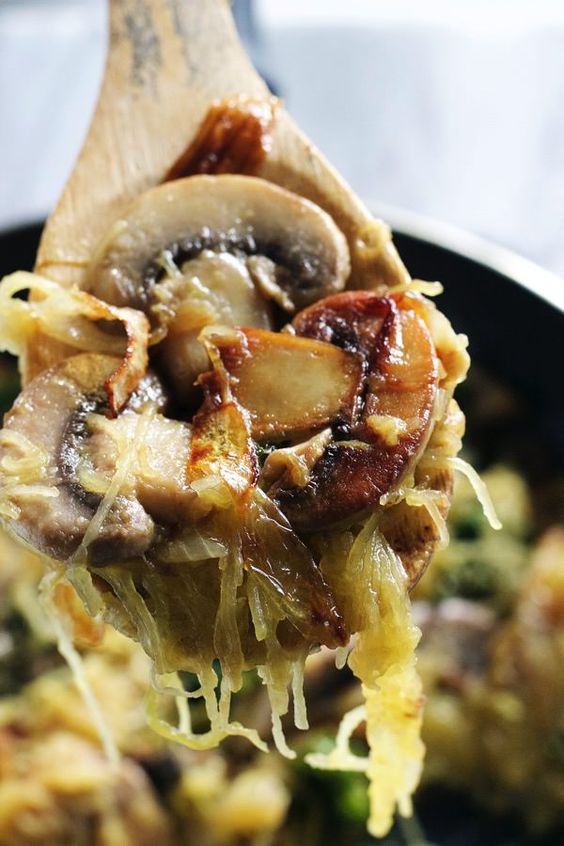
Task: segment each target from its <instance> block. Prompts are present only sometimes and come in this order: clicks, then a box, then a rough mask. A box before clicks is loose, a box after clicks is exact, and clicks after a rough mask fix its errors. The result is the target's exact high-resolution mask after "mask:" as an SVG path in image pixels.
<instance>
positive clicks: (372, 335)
mask: <svg viewBox="0 0 564 846" xmlns="http://www.w3.org/2000/svg"><path fill="white" fill-rule="evenodd" d="M293 326H294V329H295V330H296V332H297V333H298V334H300V335H302V334H304V335H306V336H307V337H313V338H317V339H321V340H325V341H328V342H330V343H334V344H336V345H338V346H341V347H343V348H345V349H348V350H354V351H356V352H358V353H360V354H361V355H362V356H363V358H364V360H365V363H366V368H367V377H366V395H365V399H364V407H363V409H362V413H361V415H360V420H359V422H358V423H357V424H356V425H354V426H353V427H352V429H351V431H350V434H349V435H348V440H347V441H336V442H333V443H332V444H330V445H329V446H328V447H327V449H326V450H325V453H324V454H323V456H322V458H321V459H320V460H319V461H318V462H317V463H316V465H315V466H314V468H313V471H312V474H311V478H310V480H309V482H308V484H307V485H306V486H305V487H303V488H295V487H294V488H287V489H278V490H276V491H272V493H273V494H274V495H275V496H276V499H277V501H278V502H279V504H280V506H281V508H282V510H283V511H284V513H285V514H286V515H287V516H288V518H289V520H290V522H291V523H292V525H293V526H294V528H295V529H297V530H299V531H315V530H321V529H325V528H327V527H328V526H330V525H332V524H334V523H337V522H339V521H341V520H343V519H346V518H350V517H353V516H355V515H357V514H360V513H362V512H363V511H365V510H366V509H367V508H369V507H371V506H374V505H376V504H378V502H379V499H380V497H381V496H382V494H384V493H386V492H387V491H389V490H390V488H391V487H392V486H393V485H394V484H396V483H397V482H398V481H399V480H400V479H401V478H402V476H403V475H404V474H405V473H406V472H407V470H408V469H409V468H410V467H411V466H412V463H413V460H414V458H415V457H416V456H417V454H418V453H419V451H420V450H421V449H422V447H423V446H424V445H425V442H426V440H427V438H428V436H429V433H430V428H431V421H432V412H433V407H434V403H435V398H436V393H437V385H438V364H437V357H436V354H435V349H434V345H433V342H432V340H431V337H430V334H429V331H428V330H427V328H426V326H425V324H424V323H423V321H422V320H421V318H420V317H419V316H418V315H417V314H416V313H415V312H414V311H412V310H408V309H405V310H404V309H400V308H398V305H397V304H396V303H395V301H394V300H393V299H392V298H389V297H387V298H385V297H378V296H376V295H374V294H371V293H369V292H362V291H360V292H349V293H344V294H339V295H336V296H334V297H330V298H328V299H326V300H324V301H322V302H320V303H317V304H316V305H314V306H312V307H311V308H309V309H306V310H305V311H304V312H302V313H301V314H299V315H298V316H297V317H296V319H295V320H294V323H293Z"/></svg>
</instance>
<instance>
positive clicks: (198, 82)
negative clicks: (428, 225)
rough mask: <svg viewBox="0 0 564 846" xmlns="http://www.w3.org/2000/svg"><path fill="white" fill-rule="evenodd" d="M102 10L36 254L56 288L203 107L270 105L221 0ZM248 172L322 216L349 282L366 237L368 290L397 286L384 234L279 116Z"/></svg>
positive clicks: (168, 157) (76, 271) (167, 159)
mask: <svg viewBox="0 0 564 846" xmlns="http://www.w3.org/2000/svg"><path fill="white" fill-rule="evenodd" d="M109 12H110V14H109V49H108V56H107V61H106V69H105V74H104V79H103V82H102V87H101V91H100V95H99V98H98V103H97V106H96V110H95V113H94V116H93V119H92V122H91V124H90V129H89V131H88V135H87V137H86V140H85V142H84V145H83V148H82V150H81V152H80V155H79V157H78V160H77V162H76V164H75V166H74V169H73V171H72V173H71V175H70V177H69V179H68V181H67V184H66V186H65V189H64V191H63V193H62V196H61V198H60V200H59V202H58V204H57V206H56V208H55V210H54V212H53V213H52V215H51V216H50V218H49V220H48V221H47V224H46V226H45V229H44V232H43V237H42V239H41V243H40V247H39V251H38V255H37V262H36V270H37V272H39V273H42V274H44V275H46V276H49V277H50V278H52V279H54V280H56V281H58V282H59V283H60V284H62V285H65V286H66V285H72V284H77V285H79V286H80V285H81V281H82V278H83V275H84V270H85V268H86V267H87V265H88V263H89V262H90V260H91V258H92V255H93V253H94V251H95V249H96V246H97V245H98V243H99V241H100V239H101V238H102V237H103V235H104V234H105V232H106V231H107V230H108V228H109V227H110V225H111V224H112V223H113V222H114V221H115V220H116V219H117V218H118V217H119V215H120V213H121V210H122V209H123V208H124V206H125V205H126V203H127V201H128V200H130V199H131V198H132V197H135V196H137V195H138V194H140V193H141V192H142V191H144V190H146V189H147V188H149V187H151V186H153V185H157V184H159V183H160V182H162V181H163V179H165V178H166V175H167V174H168V173H169V172H170V169H171V167H172V166H173V164H174V163H175V162H176V161H178V160H179V159H180V158H181V156H182V154H183V152H184V151H185V150H186V149H187V148H188V146H189V145H190V143H191V142H192V141H193V139H194V138H195V136H196V135H197V133H198V130H199V128H200V126H201V125H202V123H203V121H204V119H205V117H206V114H207V113H208V110H209V109H210V106H211V105H212V104H213V103H215V102H217V101H218V100H223V99H225V98H229V97H234V96H238V97H241V96H243V97H249V98H253V99H255V100H258V101H261V100H264V101H269V100H271V95H270V93H269V91H268V88H267V86H266V83H265V82H264V81H263V80H262V79H261V78H260V76H259V75H258V74H257V72H256V71H255V69H254V68H253V66H252V64H251V62H250V60H249V58H248V56H247V55H246V53H245V51H244V49H243V47H242V45H241V43H240V41H239V38H238V36H237V32H236V30H235V25H234V22H233V18H232V16H231V12H230V9H229V4H228V2H227V0H142V2H139V0H109ZM255 175H257V176H261V177H263V178H265V179H267V180H269V181H271V182H274V183H276V184H278V185H281V186H282V187H284V188H287V189H289V190H291V191H294V192H295V193H297V194H300V195H302V196H304V197H306V198H308V199H310V200H312V201H313V202H315V203H317V204H318V205H319V206H321V207H322V208H323V209H325V211H327V212H328V213H329V214H330V215H331V216H332V217H333V219H334V220H335V222H336V223H337V225H338V226H339V227H340V229H341V230H342V231H343V232H344V234H345V236H346V238H347V240H348V242H349V247H350V250H351V258H352V269H353V279H354V276H355V273H357V274H358V273H359V272H361V270H362V267H363V264H364V258H363V256H364V254H365V252H366V251H365V250H364V253H363V246H364V247H366V244H365V242H364V240H363V238H366V237H368V238H369V240H370V244H369V245H368V246H369V247H370V248H371V270H372V272H373V276H374V279H377V280H378V284H380V285H389V284H393V283H397V282H398V281H402V279H405V278H406V275H407V274H406V271H405V268H404V267H403V265H402V263H401V261H400V259H399V257H398V255H397V252H396V250H395V248H394V246H393V244H392V242H391V237H390V233H389V230H388V228H387V227H386V226H385V225H384V224H381V225H380V227H378V226H376V227H375V225H374V221H373V218H372V217H371V215H370V214H369V212H368V210H367V209H366V208H365V206H364V205H363V204H362V202H361V201H360V200H359V199H358V197H357V196H356V195H355V194H354V193H353V192H352V191H351V189H350V188H349V187H348V185H347V184H346V183H345V182H344V180H343V179H342V178H341V177H340V176H339V174H338V173H337V172H336V171H335V169H334V168H333V167H332V166H331V165H330V164H329V162H327V160H326V159H325V158H324V157H323V156H322V155H321V153H320V152H319V151H318V150H316V149H315V147H314V146H313V144H312V143H311V142H310V141H309V140H308V139H307V138H306V136H305V135H304V134H303V133H302V132H301V131H300V130H299V129H298V127H297V126H296V124H295V123H294V121H293V120H292V118H291V117H290V115H289V114H288V113H287V112H286V110H285V109H284V108H279V109H278V110H277V113H276V119H275V124H274V128H273V133H272V145H271V149H270V151H269V153H268V155H267V156H266V158H265V159H264V161H263V162H262V164H261V165H260V167H259V168H258V169H257V171H256V173H255ZM367 225H370V232H369V235H368V236H367V235H366V233H367ZM376 254H377V255H376ZM375 285H376V283H374V286H375Z"/></svg>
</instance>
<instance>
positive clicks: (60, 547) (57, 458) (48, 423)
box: [0, 353, 155, 561]
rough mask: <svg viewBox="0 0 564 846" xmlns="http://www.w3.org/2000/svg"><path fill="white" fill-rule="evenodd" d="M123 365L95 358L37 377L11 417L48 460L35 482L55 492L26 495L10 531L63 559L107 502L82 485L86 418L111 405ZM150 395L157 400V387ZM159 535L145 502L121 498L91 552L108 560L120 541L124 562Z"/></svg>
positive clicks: (10, 423)
mask: <svg viewBox="0 0 564 846" xmlns="http://www.w3.org/2000/svg"><path fill="white" fill-rule="evenodd" d="M117 364H119V359H116V358H114V357H113V356H105V355H95V354H89V353H85V354H82V355H77V356H72V357H71V358H68V359H65V360H64V361H62V362H60V363H59V364H58V365H56V366H55V367H53V368H51V369H50V370H46V371H44V372H43V373H41V374H40V375H39V376H37V377H36V378H35V379H33V380H32V382H30V383H29V385H28V386H27V387H26V388H25V390H24V391H23V392H22V393H21V394H20V396H19V397H18V399H17V400H16V402H15V404H14V406H13V408H12V409H11V411H10V412H8V414H7V415H6V417H5V420H4V428H5V430H7V431H8V432H14V433H17V434H18V435H19V436H20V438H21V437H23V438H24V439H26V441H27V442H28V443H29V444H30V445H32V446H33V448H34V449H35V450H36V451H37V452H38V453H39V454H40V455H41V457H42V461H41V466H38V467H37V471H36V472H37V477H36V480H35V481H36V483H37V484H43V485H47V486H49V487H50V488H52V491H53V493H54V494H55V495H54V496H50V497H43V496H30V495H29V494H27V493H25V492H24V493H22V494H20V495H19V496H18V497H17V498H16V500H15V503H14V504H15V505H16V506H17V507H18V508H19V512H20V513H19V515H18V517H17V518H15V519H14V520H12V521H11V523H10V529H11V530H12V531H13V532H14V533H15V534H16V535H18V536H19V537H20V538H22V539H23V540H24V541H26V542H27V543H30V544H31V545H32V546H34V547H35V548H36V549H38V550H40V551H41V552H43V553H45V554H47V555H49V556H51V557H52V558H55V559H58V560H60V561H64V560H65V559H67V558H69V557H70V556H71V555H72V554H73V553H74V552H75V551H76V549H77V548H78V546H79V544H80V542H81V541H82V538H83V537H84V534H85V532H86V530H87V528H88V525H89V523H90V520H91V519H92V517H93V515H94V513H95V510H96V507H97V505H98V503H99V497H96V496H93V495H91V494H88V493H87V492H86V491H84V489H82V488H80V485H79V484H78V481H77V479H76V477H75V470H76V465H77V463H78V450H79V447H80V439H81V433H82V430H83V429H84V426H85V417H86V415H87V414H88V413H89V412H91V411H94V410H97V409H100V408H102V407H103V406H104V405H105V403H106V401H107V400H106V395H105V392H104V387H103V386H104V382H105V381H106V380H107V378H108V377H109V376H110V375H111V374H112V373H113V372H114V371H115V369H116V366H117ZM150 394H151V396H154V395H155V386H154V385H153V384H151V386H150ZM18 457H21V456H20V455H19V449H18V448H16V449H15V452H14V447H13V446H11V445H10V444H8V445H3V446H2V448H1V449H0V460H1V459H5V458H8V459H12V460H14V459H16V460H17V458H18ZM153 533H154V524H153V521H152V519H151V517H150V516H149V515H148V514H147V512H146V511H145V510H144V509H143V508H142V506H141V505H140V504H139V502H138V501H137V500H134V499H130V498H127V497H123V496H118V497H116V499H115V502H114V505H113V506H112V513H111V514H110V515H109V517H108V519H107V520H106V522H105V527H104V529H103V530H102V531H101V533H100V535H99V537H98V538H96V540H95V543H94V544H93V545H92V546H91V548H89V553H90V555H91V557H92V558H93V559H95V560H97V561H103V560H107V557H108V556H110V557H111V555H112V554H114V553H115V544H116V541H117V539H118V537H119V541H120V554H121V556H122V557H127V556H129V555H136V554H140V553H141V552H143V551H144V550H145V549H146V548H147V547H148V546H149V545H150V543H151V541H152V539H153Z"/></svg>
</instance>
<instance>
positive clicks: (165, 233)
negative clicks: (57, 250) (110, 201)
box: [85, 174, 350, 310]
mask: <svg viewBox="0 0 564 846" xmlns="http://www.w3.org/2000/svg"><path fill="white" fill-rule="evenodd" d="M165 249H168V250H169V251H170V254H171V256H172V258H173V259H174V260H176V261H177V262H179V263H180V264H182V263H184V261H187V260H189V259H192V258H195V257H196V256H197V255H199V254H200V253H201V252H202V251H203V250H206V249H211V250H213V251H215V252H239V253H243V254H247V255H249V256H256V255H261V256H266V257H267V258H268V259H270V260H271V261H272V262H273V263H274V265H275V266H276V267H275V271H274V272H275V276H276V280H275V281H276V283H277V284H278V285H279V286H280V288H282V290H283V291H285V292H286V293H287V294H288V295H289V298H290V299H291V301H292V302H293V304H294V306H295V307H296V308H303V307H304V306H306V305H308V304H310V303H313V302H315V301H316V300H318V299H320V298H321V297H325V296H328V295H329V294H331V293H335V292H337V291H340V290H342V289H343V288H344V286H345V281H346V279H347V276H348V274H349V270H350V259H349V251H348V246H347V243H346V240H345V237H344V235H343V234H342V232H341V231H340V230H339V229H338V228H337V226H336V225H335V223H334V222H333V220H332V218H331V217H330V216H329V215H328V214H327V213H326V212H324V211H323V210H322V209H320V208H319V207H318V206H316V205H315V204H314V203H311V202H310V201H309V200H305V199H304V198H303V197H300V196H298V195H297V194H293V193H291V192H290V191H286V190H284V189H283V188H279V187H278V186H276V185H273V184H271V183H270V182H267V181H266V180H264V179H258V178H256V177H251V176H238V175H231V174H229V175H228V174H225V175H222V176H191V177H187V178H185V179H179V180H176V181H174V182H168V183H164V184H162V185H158V186H157V187H155V188H152V189H150V190H148V191H146V192H145V193H144V194H142V195H141V196H140V197H138V198H137V199H136V200H134V201H133V202H132V204H131V205H130V206H129V210H128V212H127V213H126V214H125V215H124V217H123V219H122V220H120V221H118V223H116V225H115V227H114V230H113V232H111V233H110V234H109V236H108V237H107V238H106V239H105V240H104V242H103V245H102V248H101V249H100V250H99V251H98V253H97V255H96V256H95V258H94V260H93V262H92V265H91V266H90V268H89V271H88V273H87V276H86V282H85V287H86V288H87V289H88V290H90V291H91V292H92V293H94V294H96V296H98V297H100V298H101V299H103V300H105V301H106V302H109V303H112V304H114V305H120V306H123V305H128V306H132V307H134V308H139V309H141V310H146V309H147V308H148V306H149V305H150V289H151V287H152V286H153V285H154V284H155V283H156V282H157V281H158V279H159V275H160V273H161V272H162V268H161V267H160V265H159V263H158V261H157V260H158V258H159V256H160V255H161V254H162V253H163V251H164V250H165Z"/></svg>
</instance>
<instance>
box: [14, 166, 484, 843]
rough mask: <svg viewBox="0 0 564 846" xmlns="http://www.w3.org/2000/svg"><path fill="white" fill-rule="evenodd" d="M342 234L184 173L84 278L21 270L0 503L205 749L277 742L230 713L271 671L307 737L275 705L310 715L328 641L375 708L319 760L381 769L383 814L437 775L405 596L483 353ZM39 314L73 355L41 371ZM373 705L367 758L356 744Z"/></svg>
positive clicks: (434, 541)
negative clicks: (312, 678)
mask: <svg viewBox="0 0 564 846" xmlns="http://www.w3.org/2000/svg"><path fill="white" fill-rule="evenodd" d="M374 226H375V228H378V227H380V229H378V233H379V235H381V232H382V229H381V224H377V223H376V222H375V223H374ZM350 248H351V246H350V245H349V244H348V243H347V241H346V240H345V238H344V236H343V235H342V233H341V232H340V231H339V229H338V228H337V226H336V225H335V223H334V221H333V220H332V218H331V217H329V215H328V214H327V213H326V212H325V211H323V210H322V209H321V208H319V207H318V206H316V205H314V204H313V203H311V202H309V201H307V200H305V199H303V198H302V197H300V196H298V195H296V194H292V193H290V192H288V191H285V190H283V189H281V188H278V187H276V186H274V185H272V184H270V183H268V182H265V181H263V180H261V179H257V178H253V177H246V176H231V175H222V176H192V177H187V178H183V179H178V180H176V181H174V182H167V183H165V184H163V185H160V186H158V187H156V188H152V189H150V190H149V191H147V192H146V193H145V194H143V195H141V196H140V197H138V198H137V199H136V200H135V201H134V202H133V203H132V204H131V206H130V207H129V209H128V210H127V213H126V214H125V215H124V216H123V218H122V219H121V220H120V221H118V222H116V224H115V226H114V227H113V228H112V230H111V231H110V232H109V233H108V234H107V236H106V237H105V238H104V240H103V242H102V244H101V245H100V248H99V250H98V251H97V252H96V254H95V256H94V257H93V259H92V263H91V265H90V267H89V268H88V270H87V272H86V274H85V278H84V285H83V288H84V290H80V291H79V290H77V289H71V290H69V289H64V288H62V287H60V286H59V285H57V284H56V283H54V282H52V281H50V280H49V279H45V278H42V277H40V276H38V275H33V274H24V273H17V274H14V275H12V276H10V277H7V278H6V279H5V280H4V281H3V282H2V284H1V286H0V343H1V346H2V348H3V349H6V350H8V351H10V352H12V353H14V354H16V355H19V356H21V357H23V359H24V360H23V362H22V367H23V369H24V371H25V372H26V373H31V372H35V371H37V370H39V372H38V373H37V375H36V376H35V377H34V378H33V379H31V380H29V381H28V382H27V384H26V386H25V388H24V390H23V392H22V393H21V395H20V397H19V398H18V399H17V401H16V403H15V404H14V406H13V408H12V410H11V411H10V412H9V413H8V414H7V416H6V418H5V421H4V428H3V430H2V431H1V432H0V486H1V487H0V514H1V516H2V520H3V523H4V525H5V526H6V527H7V528H8V529H9V531H10V532H11V533H12V534H13V535H15V536H17V537H18V538H19V539H20V540H21V541H22V542H23V543H25V544H27V545H29V546H31V547H33V548H34V549H35V550H37V551H39V552H40V553H42V554H43V556H44V557H45V559H46V561H47V565H48V568H49V571H50V573H51V575H50V578H49V583H50V584H52V585H57V584H60V583H61V582H63V581H68V582H70V583H71V584H72V585H73V586H74V587H75V589H76V591H77V592H78V594H79V596H80V597H81V598H82V600H83V602H84V604H85V606H86V608H87V609H88V612H89V613H90V614H91V615H92V616H99V617H100V618H102V619H104V620H105V621H107V622H109V623H111V624H112V625H113V626H114V627H115V628H116V629H118V630H119V631H121V632H122V633H124V634H126V635H127V636H129V637H131V638H133V639H134V640H137V641H139V642H140V643H141V644H142V646H143V648H144V650H145V651H146V653H147V654H148V655H149V656H150V658H151V659H152V662H153V666H154V673H153V688H152V692H151V696H150V698H149V701H148V706H147V716H148V721H149V723H150V725H151V726H152V727H153V728H154V729H155V731H157V732H158V733H160V734H161V735H164V736H165V737H167V738H172V739H174V740H176V741H178V742H179V743H183V744H185V745H187V746H189V747H191V748H194V749H207V748H210V747H213V746H215V745H217V744H218V743H219V742H220V741H222V740H223V739H224V738H226V737H228V736H230V735H238V736H241V737H244V738H246V739H248V740H249V741H250V742H251V743H253V744H254V745H255V746H257V747H258V748H260V749H265V750H266V749H267V742H266V741H267V740H268V738H265V737H263V736H261V735H260V734H259V731H258V730H257V728H256V727H255V726H245V725H242V724H241V723H240V722H239V721H238V720H237V719H236V718H235V717H234V716H233V708H232V704H233V703H232V699H233V696H234V695H235V694H237V692H238V691H239V690H240V689H241V688H242V685H243V683H244V678H245V674H246V673H247V672H249V671H254V672H256V673H257V674H258V676H259V677H260V679H261V680H262V682H263V683H264V684H265V685H266V687H267V688H268V694H269V700H270V705H271V710H272V739H273V741H274V744H275V745H276V747H277V749H278V750H279V751H280V752H281V753H282V754H283V755H286V756H288V757H292V756H293V755H294V753H293V751H292V750H291V749H290V748H289V747H288V745H287V741H286V738H285V733H284V720H285V719H287V717H286V714H287V713H288V711H289V710H290V703H291V706H292V711H293V719H294V722H295V725H296V726H297V727H298V728H300V729H307V727H308V722H307V708H306V702H305V700H304V695H303V690H302V686H303V674H304V664H305V662H306V660H307V658H308V656H309V655H310V654H311V653H312V652H314V651H317V650H319V649H320V648H321V647H326V648H329V649H333V650H335V654H336V660H337V662H338V664H339V665H342V664H343V663H344V662H345V661H348V664H349V666H350V668H351V669H352V671H353V672H354V673H355V675H356V676H357V677H358V679H359V681H360V683H361V685H362V690H363V693H364V697H365V705H364V706H363V707H362V708H359V709H355V711H353V712H351V713H349V714H347V715H346V716H345V718H344V719H343V723H342V725H341V728H340V729H339V732H338V735H337V738H336V744H335V748H334V749H333V751H332V752H330V753H329V754H327V755H320V754H315V755H311V756H310V758H309V763H310V764H311V765H312V766H316V767H322V768H328V769H355V770H360V771H363V772H365V773H366V775H367V776H368V779H369V781H370V787H369V793H370V807H371V813H370V821H369V827H370V830H371V832H373V833H374V834H383V833H385V832H386V831H387V830H388V829H389V827H390V825H391V822H392V819H393V814H394V812H395V810H396V807H397V808H398V809H399V812H400V813H402V814H404V815H406V814H409V813H410V810H411V795H412V793H413V791H414V789H415V787H416V785H417V782H418V778H419V774H420V770H421V762H422V757H423V746H422V743H421V740H420V736H419V731H420V725H421V716H422V714H421V712H422V704H423V695H422V690H421V684H420V681H419V678H418V675H417V671H416V663H415V647H416V644H417V641H418V637H419V632H418V630H417V628H416V627H415V626H414V624H413V623H412V621H411V617H410V607H409V598H408V592H409V589H410V588H411V587H412V586H413V585H414V584H415V583H416V582H417V580H418V579H419V577H420V576H421V575H422V573H423V571H424V570H425V568H426V566H427V564H428V562H429V559H430V557H431V555H432V553H433V551H434V549H435V548H436V547H437V545H440V544H444V543H446V541H447V532H446V528H445V518H446V515H447V512H448V508H449V498H450V494H451V485H452V475H453V472H454V470H456V469H461V468H463V465H461V464H460V459H459V458H457V454H458V451H459V449H460V445H461V436H462V432H463V427H464V418H463V416H462V414H461V412H460V410H459V409H458V407H457V405H456V403H455V401H454V400H453V391H454V389H455V387H456V385H457V384H458V383H459V382H460V381H461V380H462V379H464V376H465V374H466V370H467V367H468V356H467V353H466V339H465V338H464V337H463V336H460V335H456V334H455V333H454V331H453V330H452V328H451V327H450V324H449V323H448V321H447V319H446V318H445V317H444V316H443V315H442V314H441V313H440V312H439V311H438V310H437V309H436V307H435V306H434V305H433V303H431V302H430V301H429V300H428V299H426V297H425V296H424V294H423V293H422V291H423V292H427V293H435V286H426V285H425V284H422V283H417V282H407V283H406V282H405V280H402V281H401V284H400V283H398V285H397V287H396V288H393V287H392V288H389V287H388V288H386V287H385V286H384V285H379V284H378V280H377V279H376V280H375V279H374V273H370V272H366V273H365V274H364V275H363V274H362V273H361V274H360V275H359V274H358V273H357V274H356V276H355V275H354V274H353V275H352V276H351V271H350V267H351V262H350V254H349V253H350ZM365 267H366V268H367V269H368V270H369V269H370V261H369V258H367V259H366V261H365ZM23 291H27V292H29V297H28V299H27V301H26V300H24V299H21V298H20V297H18V296H16V295H17V294H20V293H21V292H23ZM38 333H40V334H41V336H42V338H43V343H44V344H45V343H49V341H50V340H51V339H52V340H53V341H56V342H57V344H59V347H58V349H61V350H65V351H66V355H65V357H60V360H58V361H57V362H56V363H55V364H54V365H53V366H52V367H49V368H48V369H43V370H41V368H40V367H37V366H34V362H33V355H34V348H33V345H31V343H30V339H32V338H36V337H37V336H38ZM61 342H62V343H61ZM35 364H36V363H35ZM55 597H56V594H55ZM66 611H67V613H69V610H68V609H66ZM60 630H61V633H63V634H64V631H65V626H64V625H62V626H61V627H60ZM67 653H69V654H70V650H69V645H68V644H67ZM72 660H74V659H72ZM186 673H189V674H192V675H191V676H190V678H191V679H192V680H196V681H195V683H193V684H190V685H187V684H186V675H185V674H186ZM171 699H172V700H173V701H175V702H176V712H177V719H176V720H172V721H171V718H170V714H171V710H170V707H169V705H168V702H169V701H170V700H171ZM202 703H204V705H205V709H206V713H207V719H208V726H207V728H206V730H205V731H204V732H203V733H202V732H196V731H194V730H193V727H192V718H191V713H192V708H193V707H194V704H197V705H199V706H201V704H202ZM364 724H365V726H366V740H367V745H368V751H367V755H366V757H360V756H358V755H357V754H353V752H352V751H351V748H350V746H349V740H350V737H351V735H352V734H353V733H357V731H358V730H359V728H360V727H361V726H362V725H364Z"/></svg>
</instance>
